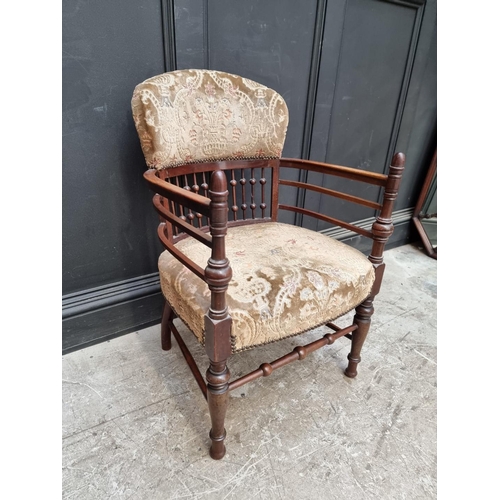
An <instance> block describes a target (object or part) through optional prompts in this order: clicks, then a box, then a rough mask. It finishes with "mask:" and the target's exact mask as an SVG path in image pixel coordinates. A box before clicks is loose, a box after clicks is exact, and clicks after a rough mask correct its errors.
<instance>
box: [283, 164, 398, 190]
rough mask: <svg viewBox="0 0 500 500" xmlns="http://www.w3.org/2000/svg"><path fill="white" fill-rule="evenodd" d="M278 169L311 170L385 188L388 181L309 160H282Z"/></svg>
mask: <svg viewBox="0 0 500 500" xmlns="http://www.w3.org/2000/svg"><path fill="white" fill-rule="evenodd" d="M280 167H288V168H298V169H302V170H311V171H313V172H319V173H321V174H329V175H335V176H337V177H344V178H345V179H352V180H355V181H361V182H366V183H368V184H374V185H376V186H385V185H386V183H387V179H388V176H387V175H384V174H378V173H376V172H369V171H368V170H360V169H357V168H351V167H344V166H341V165H333V164H330V163H320V162H317V161H311V160H301V159H299V158H282V159H281V160H280Z"/></svg>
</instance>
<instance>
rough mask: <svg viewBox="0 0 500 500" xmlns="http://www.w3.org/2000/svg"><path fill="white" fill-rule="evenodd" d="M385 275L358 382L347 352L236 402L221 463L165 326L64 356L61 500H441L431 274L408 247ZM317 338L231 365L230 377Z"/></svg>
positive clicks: (280, 376) (392, 257) (301, 364)
mask: <svg viewBox="0 0 500 500" xmlns="http://www.w3.org/2000/svg"><path fill="white" fill-rule="evenodd" d="M386 262H387V268H386V275H385V279H384V283H383V285H382V291H381V293H380V295H379V296H378V297H377V300H376V302H375V314H374V316H373V322H372V330H371V332H370V335H369V336H368V339H367V341H366V344H365V348H364V351H363V362H362V363H361V364H360V365H359V375H358V377H357V378H356V379H354V380H351V379H348V378H347V377H345V376H344V375H343V374H342V370H343V369H344V368H345V366H346V364H347V360H346V355H347V352H348V346H349V343H350V342H349V341H348V340H347V339H340V340H339V341H337V342H336V343H335V344H333V345H332V346H329V347H324V348H323V349H320V350H319V351H316V352H315V353H313V354H312V355H310V356H308V357H307V358H306V359H305V360H303V361H297V362H295V363H292V364H291V365H288V366H286V367H284V368H281V369H280V370H278V371H276V372H275V373H273V375H272V376H270V377H269V378H265V379H263V378H261V379H259V380H257V381H255V382H253V383H251V384H249V385H247V386H244V387H243V388H241V389H242V390H236V391H234V393H232V397H231V399H230V404H229V410H228V414H227V418H226V429H227V440H226V445H227V454H226V456H225V458H224V459H223V460H221V461H214V460H212V459H210V458H209V457H208V454H207V450H208V446H209V439H208V430H209V416H208V411H207V407H206V403H205V401H204V399H203V397H202V395H201V392H200V391H199V389H198V387H197V385H196V382H195V381H194V378H193V377H192V375H191V372H190V371H189V369H188V367H187V365H186V364H185V362H184V359H183V357H182V355H181V353H180V350H179V348H178V346H177V345H176V344H175V340H174V346H173V348H172V350H171V351H170V352H168V353H166V352H164V351H162V350H161V348H160V344H159V331H160V328H159V326H155V327H151V328H147V329H145V330H142V331H140V332H137V333H132V334H129V335H125V336H123V337H120V338H117V339H115V340H112V341H110V342H105V343H103V344H99V345H96V346H93V347H89V348H87V349H83V350H81V351H78V352H74V353H71V354H68V355H66V356H64V357H63V498H64V499H92V500H98V499H109V498H126V499H148V500H155V499H169V500H173V499H177V498H186V499H190V498H193V499H215V498H217V499H249V498H260V499H281V498H287V499H306V498H307V499H344V498H346V499H384V500H389V499H428V498H436V261H435V260H433V259H431V258H429V257H427V256H426V255H425V254H424V253H422V251H421V250H419V249H417V248H416V247H414V246H411V245H407V246H403V247H400V248H396V249H393V250H390V251H388V252H386ZM348 322H349V318H342V320H341V321H338V322H337V323H338V324H341V325H342V326H344V325H347V324H348ZM179 330H180V332H181V334H183V336H184V339H185V340H186V341H187V344H188V347H189V348H190V349H191V351H192V352H193V355H194V356H195V358H196V361H197V362H198V363H199V364H200V366H203V367H205V365H206V360H205V355H204V352H203V349H202V348H201V347H200V346H198V344H197V343H196V342H195V340H194V336H192V335H191V334H189V333H188V332H187V331H186V329H185V328H184V327H183V326H182V325H179ZM322 331H323V328H319V329H318V330H316V331H315V332H311V333H308V334H304V335H301V336H299V337H295V338H293V339H291V340H285V341H282V342H280V343H277V344H271V345H269V346H264V347H262V348H257V349H254V350H252V351H249V352H245V353H242V354H239V355H236V356H234V357H233V358H231V359H230V365H229V366H230V369H231V372H232V374H233V376H238V375H241V374H243V373H245V372H247V371H250V370H253V369H255V368H257V367H258V366H259V365H260V364H261V363H262V362H264V361H271V360H273V359H275V358H277V357H279V356H281V355H282V354H284V353H286V352H288V351H289V350H291V349H292V348H293V346H295V345H302V344H304V343H307V342H310V341H312V340H314V339H316V338H317V337H319V335H320V334H321V332H322ZM203 371H204V369H203Z"/></svg>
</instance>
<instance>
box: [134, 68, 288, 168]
mask: <svg viewBox="0 0 500 500" xmlns="http://www.w3.org/2000/svg"><path fill="white" fill-rule="evenodd" d="M132 112H133V116H134V122H135V126H136V128H137V132H138V134H139V139H140V142H141V146H142V151H143V153H144V156H145V158H146V163H147V165H148V166H149V167H150V168H156V169H164V168H172V167H175V166H178V165H184V164H189V163H207V162H213V161H223V160H237V159H243V160H250V159H271V158H279V157H280V156H281V152H282V149H283V143H284V142H285V135H286V129H287V126H288V109H287V106H286V103H285V101H284V99H283V98H282V97H281V96H280V95H279V94H278V93H277V92H276V91H274V90H272V89H270V88H268V87H265V86H264V85H261V84H259V83H256V82H253V81H252V80H248V79H246V78H242V77H240V76H236V75H232V74H229V73H224V72H221V71H210V70H200V69H189V70H179V71H173V72H170V73H164V74H162V75H159V76H155V77H153V78H149V79H148V80H146V81H144V82H143V83H141V84H139V85H137V87H136V88H135V91H134V94H133V97H132Z"/></svg>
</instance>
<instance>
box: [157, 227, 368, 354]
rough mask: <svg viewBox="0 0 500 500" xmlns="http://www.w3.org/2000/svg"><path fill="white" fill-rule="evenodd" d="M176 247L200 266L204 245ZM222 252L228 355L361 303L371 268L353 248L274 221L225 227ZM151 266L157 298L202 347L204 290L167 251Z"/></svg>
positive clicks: (314, 324) (189, 240) (193, 242)
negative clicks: (227, 271) (229, 321)
mask: <svg viewBox="0 0 500 500" xmlns="http://www.w3.org/2000/svg"><path fill="white" fill-rule="evenodd" d="M177 247H178V248H179V250H181V251H182V252H183V253H185V254H186V255H187V256H188V257H189V258H190V259H192V260H193V261H194V262H196V263H197V264H198V265H199V266H201V267H202V268H205V266H206V263H207V260H208V258H209V256H210V249H209V248H208V247H206V246H205V245H203V244H202V243H199V242H198V241H196V240H194V239H193V238H187V239H184V240H182V241H180V242H179V243H178V244H177ZM226 253H227V257H228V258H229V261H230V263H231V267H232V270H233V278H232V280H231V282H230V284H229V288H228V292H227V302H228V307H229V313H230V314H231V317H232V318H233V326H232V334H231V335H232V346H233V352H237V351H241V350H244V349H248V348H250V347H253V346H257V345H260V344H266V343H269V342H274V341H276V340H279V339H282V338H285V337H289V336H292V335H297V334H299V333H302V332H304V331H307V330H310V329H312V328H315V327H317V326H319V325H322V324H324V323H326V322H328V321H331V320H333V319H335V318H337V317H339V316H342V315H343V314H345V313H347V312H349V311H350V310H351V309H353V308H354V307H356V306H357V305H359V304H360V303H361V302H363V300H364V299H365V298H366V297H367V296H368V295H369V294H370V291H371V287H372V285H373V282H374V279H375V273H374V270H373V266H372V264H371V263H370V261H369V260H368V259H367V258H366V257H365V256H364V255H363V254H362V253H360V252H359V251H358V250H355V249H353V248H351V247H349V246H347V245H345V244H344V243H341V242H339V241H337V240H334V239H332V238H329V237H327V236H324V235H322V234H320V233H317V232H314V231H310V230H308V229H304V228H300V227H296V226H292V225H288V224H281V223H277V222H265V223H262V224H251V225H247V226H239V227H233V228H229V229H228V234H227V237H226ZM158 265H159V270H160V278H161V287H162V291H163V294H164V295H165V297H166V299H167V300H168V302H169V304H170V305H171V306H172V308H173V309H174V311H175V312H176V313H177V315H178V316H179V317H180V318H181V319H182V320H183V321H184V322H185V323H186V324H187V326H188V327H189V328H190V329H191V330H192V331H193V332H194V334H195V335H196V336H197V337H198V340H199V341H200V342H201V343H203V342H204V315H205V313H206V312H207V311H208V308H209V305H210V291H209V289H208V286H207V285H206V284H205V283H204V282H203V281H202V280H201V279H200V278H198V277H197V276H196V275H194V274H193V273H192V272H191V271H189V270H188V269H187V268H185V267H184V266H183V265H182V264H181V263H180V262H179V261H178V260H177V259H175V258H174V257H172V255H171V254H170V253H169V252H167V251H165V252H163V253H162V254H161V256H160V258H159V263H158Z"/></svg>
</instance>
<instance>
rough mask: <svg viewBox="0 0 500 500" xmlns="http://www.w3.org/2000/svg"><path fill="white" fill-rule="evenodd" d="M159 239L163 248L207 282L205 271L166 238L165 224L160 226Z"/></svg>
mask: <svg viewBox="0 0 500 500" xmlns="http://www.w3.org/2000/svg"><path fill="white" fill-rule="evenodd" d="M158 237H159V238H160V241H161V242H162V244H163V246H164V247H165V248H166V250H168V251H169V252H170V253H171V254H172V255H173V256H174V257H175V258H176V259H177V260H178V261H179V262H180V263H181V264H183V265H184V266H186V267H187V268H188V269H189V270H190V271H191V272H193V273H194V274H196V276H198V278H201V279H202V280H203V281H206V278H205V271H204V270H203V269H202V268H201V267H200V266H199V265H198V264H196V262H193V261H192V260H191V259H190V258H189V257H187V256H186V255H184V254H183V253H182V252H181V251H180V250H179V249H178V248H177V247H176V246H175V245H174V244H173V243H172V242H171V241H170V240H169V239H168V238H167V237H166V236H165V223H164V222H162V223H161V224H160V225H159V226H158Z"/></svg>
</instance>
